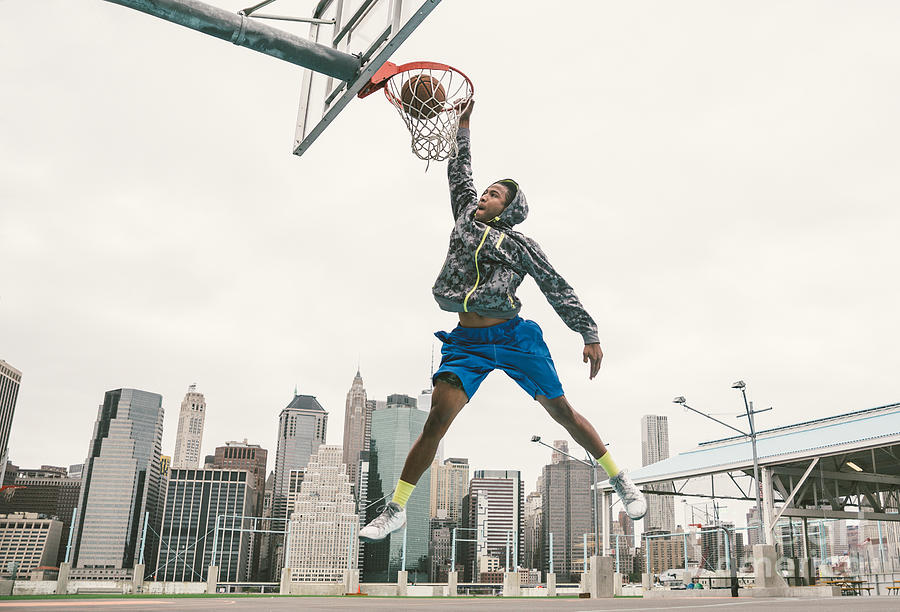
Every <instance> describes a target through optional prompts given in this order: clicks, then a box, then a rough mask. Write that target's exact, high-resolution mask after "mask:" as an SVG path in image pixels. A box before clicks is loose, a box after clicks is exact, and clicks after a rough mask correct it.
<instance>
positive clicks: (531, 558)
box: [522, 491, 544, 569]
mask: <svg viewBox="0 0 900 612" xmlns="http://www.w3.org/2000/svg"><path fill="white" fill-rule="evenodd" d="M543 511H544V503H543V501H542V500H541V491H532V492H531V493H529V494H528V496H527V497H526V498H525V556H524V559H523V561H522V564H523V565H524V566H525V567H526V568H528V569H539V568H540V567H541V561H542V559H543V555H544V551H543V548H542V545H541V524H542V522H543V520H542V519H543Z"/></svg>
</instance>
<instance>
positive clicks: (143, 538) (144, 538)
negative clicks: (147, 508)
mask: <svg viewBox="0 0 900 612" xmlns="http://www.w3.org/2000/svg"><path fill="white" fill-rule="evenodd" d="M149 521H150V512H144V528H143V530H142V531H141V554H140V560H141V565H143V564H144V543H145V542H146V541H147V523H148V522H149Z"/></svg>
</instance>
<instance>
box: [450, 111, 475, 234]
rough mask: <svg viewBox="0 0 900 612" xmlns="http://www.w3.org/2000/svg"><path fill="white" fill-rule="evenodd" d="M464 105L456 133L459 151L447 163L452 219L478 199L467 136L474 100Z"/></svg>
mask: <svg viewBox="0 0 900 612" xmlns="http://www.w3.org/2000/svg"><path fill="white" fill-rule="evenodd" d="M466 105H467V106H466V108H465V110H463V112H462V114H461V115H460V116H459V131H458V132H457V133H456V142H457V146H458V147H459V153H458V154H457V156H456V158H451V159H450V161H449V162H448V163H447V179H448V181H449V182H450V206H451V207H452V209H453V218H454V219H456V218H457V217H459V215H460V213H461V212H462V211H463V210H465V208H466V206H468V205H470V204H472V203H473V202H475V201H477V200H478V192H477V191H475V183H474V182H473V181H472V151H471V143H470V137H469V118H470V117H471V116H472V109H473V108H474V107H475V101H474V100H469V101H468V102H466Z"/></svg>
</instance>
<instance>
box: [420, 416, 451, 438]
mask: <svg viewBox="0 0 900 612" xmlns="http://www.w3.org/2000/svg"><path fill="white" fill-rule="evenodd" d="M449 426H450V419H449V418H447V417H446V416H445V415H443V414H441V412H440V411H439V410H432V411H431V412H430V413H429V414H428V418H427V419H426V420H425V426H424V427H423V428H422V435H423V436H425V437H426V438H438V439H440V438H443V437H444V434H445V433H446V432H447V428H448V427H449Z"/></svg>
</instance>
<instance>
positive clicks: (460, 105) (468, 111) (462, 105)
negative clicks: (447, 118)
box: [454, 98, 475, 128]
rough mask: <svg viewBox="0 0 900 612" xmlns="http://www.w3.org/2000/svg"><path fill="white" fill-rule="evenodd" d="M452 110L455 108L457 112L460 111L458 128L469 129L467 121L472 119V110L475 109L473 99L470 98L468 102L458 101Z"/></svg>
mask: <svg viewBox="0 0 900 612" xmlns="http://www.w3.org/2000/svg"><path fill="white" fill-rule="evenodd" d="M454 108H456V109H457V110H459V109H462V113H461V114H460V115H459V127H461V128H467V127H469V119H470V118H471V117H472V109H474V108H475V99H474V98H470V99H468V100H460V101H459V102H457V103H456V104H455V106H454Z"/></svg>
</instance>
